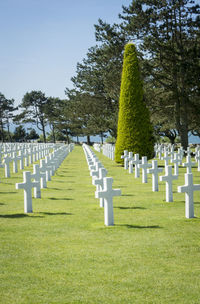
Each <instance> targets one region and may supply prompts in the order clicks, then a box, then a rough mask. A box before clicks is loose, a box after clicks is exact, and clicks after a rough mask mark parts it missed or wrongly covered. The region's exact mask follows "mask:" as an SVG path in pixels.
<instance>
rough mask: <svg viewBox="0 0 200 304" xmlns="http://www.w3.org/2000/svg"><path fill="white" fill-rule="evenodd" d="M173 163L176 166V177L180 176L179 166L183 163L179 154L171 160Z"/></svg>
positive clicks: (175, 154)
mask: <svg viewBox="0 0 200 304" xmlns="http://www.w3.org/2000/svg"><path fill="white" fill-rule="evenodd" d="M171 162H172V163H173V164H174V175H178V166H179V165H180V163H181V160H180V159H179V157H178V153H174V158H173V159H172V160H171Z"/></svg>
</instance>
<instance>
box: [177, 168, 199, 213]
mask: <svg viewBox="0 0 200 304" xmlns="http://www.w3.org/2000/svg"><path fill="white" fill-rule="evenodd" d="M194 191H200V185H194V184H193V175H192V173H185V185H184V186H178V192H179V193H184V192H185V217H186V218H193V217H194V199H193V196H194V195H193V193H194Z"/></svg>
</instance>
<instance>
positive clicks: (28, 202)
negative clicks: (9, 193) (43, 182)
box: [16, 171, 38, 213]
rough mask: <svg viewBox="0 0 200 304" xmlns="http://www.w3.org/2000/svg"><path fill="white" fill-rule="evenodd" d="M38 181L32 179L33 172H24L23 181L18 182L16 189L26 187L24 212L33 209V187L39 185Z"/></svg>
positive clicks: (29, 211)
mask: <svg viewBox="0 0 200 304" xmlns="http://www.w3.org/2000/svg"><path fill="white" fill-rule="evenodd" d="M37 185H38V182H32V181H31V172H30V171H24V172H23V183H17V184H16V189H24V212H25V213H31V212H33V209H32V188H34V187H37Z"/></svg>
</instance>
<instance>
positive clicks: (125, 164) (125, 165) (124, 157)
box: [121, 150, 128, 170]
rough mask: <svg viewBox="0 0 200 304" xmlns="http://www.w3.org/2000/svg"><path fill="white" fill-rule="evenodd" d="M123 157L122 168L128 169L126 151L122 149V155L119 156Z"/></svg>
mask: <svg viewBox="0 0 200 304" xmlns="http://www.w3.org/2000/svg"><path fill="white" fill-rule="evenodd" d="M121 158H123V159H124V169H125V170H127V169H128V151H127V150H124V155H122V156H121Z"/></svg>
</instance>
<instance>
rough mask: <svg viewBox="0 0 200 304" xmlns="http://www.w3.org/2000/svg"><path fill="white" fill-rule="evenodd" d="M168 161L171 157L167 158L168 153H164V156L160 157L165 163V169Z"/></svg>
mask: <svg viewBox="0 0 200 304" xmlns="http://www.w3.org/2000/svg"><path fill="white" fill-rule="evenodd" d="M170 159H171V157H170V156H169V154H168V152H165V154H164V156H163V157H162V160H164V161H165V167H166V166H168V163H169V160H170Z"/></svg>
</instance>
